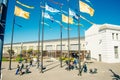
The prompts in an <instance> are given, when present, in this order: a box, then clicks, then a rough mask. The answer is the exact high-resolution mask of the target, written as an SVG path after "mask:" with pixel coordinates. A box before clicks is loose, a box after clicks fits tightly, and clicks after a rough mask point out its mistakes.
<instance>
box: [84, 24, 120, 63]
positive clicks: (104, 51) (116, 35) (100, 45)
mask: <svg viewBox="0 0 120 80" xmlns="http://www.w3.org/2000/svg"><path fill="white" fill-rule="evenodd" d="M85 41H86V50H90V51H91V57H92V58H94V59H96V60H98V61H102V62H108V63H117V62H120V26H117V25H111V24H103V25H92V26H91V27H90V28H89V29H88V30H87V31H85Z"/></svg>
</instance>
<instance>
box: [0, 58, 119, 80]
mask: <svg viewBox="0 0 120 80" xmlns="http://www.w3.org/2000/svg"><path fill="white" fill-rule="evenodd" d="M17 64H18V63H17V62H12V70H8V67H9V66H8V65H9V62H2V77H3V80H113V78H114V77H113V73H112V72H110V71H109V69H112V70H113V72H114V73H115V74H117V75H120V69H119V67H120V63H103V62H97V61H88V63H87V67H88V72H87V73H84V72H82V75H81V76H78V70H75V69H74V70H70V71H67V70H65V68H66V65H65V63H64V64H63V65H64V66H63V67H62V68H60V62H59V61H57V60H53V61H51V60H49V59H46V60H44V66H46V70H45V71H44V73H40V69H38V68H37V67H36V66H35V65H34V66H33V67H31V68H30V71H31V73H29V74H23V75H21V76H20V75H15V71H16V66H17ZM94 68H97V73H96V74H91V73H89V69H94Z"/></svg>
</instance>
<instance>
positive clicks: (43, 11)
mask: <svg viewBox="0 0 120 80" xmlns="http://www.w3.org/2000/svg"><path fill="white" fill-rule="evenodd" d="M45 2H46V1H45V0H44V2H43V3H44V6H45ZM44 13H45V9H43V10H42V22H43V24H42V42H41V73H43V41H44Z"/></svg>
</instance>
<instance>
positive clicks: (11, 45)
mask: <svg viewBox="0 0 120 80" xmlns="http://www.w3.org/2000/svg"><path fill="white" fill-rule="evenodd" d="M14 23H15V15H14V16H13V25H12V35H11V44H10V54H9V55H10V61H9V70H11V59H12V48H13V36H14Z"/></svg>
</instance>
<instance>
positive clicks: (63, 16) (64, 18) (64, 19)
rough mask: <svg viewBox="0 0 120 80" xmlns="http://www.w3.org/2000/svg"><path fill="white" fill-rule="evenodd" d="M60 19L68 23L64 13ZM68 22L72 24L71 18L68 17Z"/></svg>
mask: <svg viewBox="0 0 120 80" xmlns="http://www.w3.org/2000/svg"><path fill="white" fill-rule="evenodd" d="M62 21H63V22H65V23H68V17H67V16H66V15H64V14H62ZM69 23H70V24H73V18H71V17H69Z"/></svg>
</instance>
